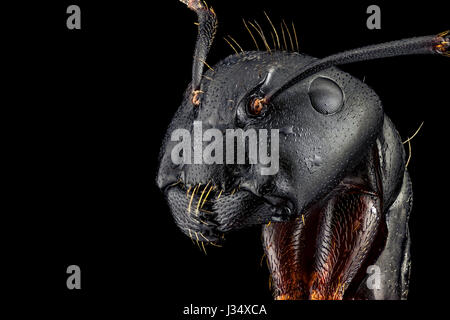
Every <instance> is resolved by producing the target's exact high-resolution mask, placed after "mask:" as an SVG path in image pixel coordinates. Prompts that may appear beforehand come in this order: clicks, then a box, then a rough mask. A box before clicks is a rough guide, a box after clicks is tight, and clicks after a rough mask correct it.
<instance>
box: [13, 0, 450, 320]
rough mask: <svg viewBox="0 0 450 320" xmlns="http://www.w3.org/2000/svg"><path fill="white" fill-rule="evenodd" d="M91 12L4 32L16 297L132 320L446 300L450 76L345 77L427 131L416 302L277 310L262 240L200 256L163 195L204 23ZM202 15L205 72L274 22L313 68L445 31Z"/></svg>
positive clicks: (109, 6)
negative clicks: (130, 314) (247, 308)
mask: <svg viewBox="0 0 450 320" xmlns="http://www.w3.org/2000/svg"><path fill="white" fill-rule="evenodd" d="M93 2H94V1H90V2H88V1H80V0H78V1H76V0H74V1H57V2H56V1H55V3H54V4H51V3H49V2H47V3H45V4H43V3H42V4H41V3H34V4H33V5H25V4H23V5H21V6H19V7H17V8H15V9H14V10H15V11H14V13H16V14H17V16H18V17H17V18H15V19H14V21H13V22H11V23H10V24H9V25H8V28H9V29H8V30H10V31H11V32H8V34H9V36H11V38H12V40H13V42H12V45H11V47H10V48H12V49H13V50H12V55H11V59H10V60H8V62H7V64H10V66H12V67H13V68H14V69H15V70H14V73H12V74H11V77H10V82H9V83H10V84H13V86H12V90H13V91H11V93H13V94H14V96H15V100H14V101H15V102H14V104H13V105H12V109H13V110H14V111H15V115H14V116H12V117H11V122H12V123H14V129H13V130H12V131H10V133H11V134H10V135H8V136H7V137H8V138H9V137H14V138H18V139H19V140H17V143H15V142H13V143H12V144H13V145H15V147H16V148H17V150H18V152H20V153H14V155H15V159H14V162H16V164H18V165H19V169H17V170H14V174H15V179H14V180H15V181H14V184H12V185H11V187H10V190H12V191H13V192H12V194H15V195H16V196H17V195H19V196H18V198H17V200H16V201H14V203H15V206H14V211H11V213H12V216H13V217H14V218H17V225H18V227H19V228H18V229H19V231H18V232H16V233H15V234H14V237H13V238H11V239H13V240H12V241H11V242H12V244H11V245H8V246H7V247H8V248H12V250H11V251H12V253H14V257H13V258H12V259H9V260H8V265H10V266H11V267H12V269H14V270H15V271H18V272H16V273H13V274H12V276H11V277H10V278H11V279H12V280H13V282H14V283H15V285H14V287H15V289H18V290H17V293H18V296H19V297H21V296H23V295H27V296H28V295H29V296H31V297H32V298H33V299H37V300H40V299H41V298H43V299H44V301H46V302H45V303H43V304H41V306H44V307H48V308H49V309H52V308H54V307H55V306H62V307H64V309H63V310H65V311H63V312H67V311H70V312H76V311H80V310H85V308H86V307H94V308H96V309H98V310H101V311H102V312H103V311H105V312H106V311H114V310H116V309H118V308H122V307H125V309H126V310H128V311H136V310H138V311H142V312H144V313H146V314H152V313H154V312H156V311H158V310H160V311H163V312H168V313H169V314H170V315H172V316H177V317H180V318H181V317H182V308H183V307H184V306H185V305H189V304H191V303H193V304H201V305H208V304H213V305H226V304H238V303H246V304H249V303H252V304H253V303H257V304H262V303H265V304H266V306H268V308H269V309H270V311H269V313H270V314H271V316H273V317H274V318H277V317H278V316H279V315H281V314H287V313H288V312H293V313H294V314H302V313H303V312H313V313H319V314H324V315H326V314H328V313H329V314H331V313H334V312H335V311H338V312H339V311H342V312H345V313H347V315H348V314H349V311H350V310H352V314H354V313H355V312H356V314H358V313H359V314H363V313H364V312H369V313H371V314H379V315H382V314H383V313H382V312H384V311H383V310H384V309H382V308H380V307H381V306H384V305H388V306H390V307H391V310H395V311H396V312H399V313H403V312H407V311H411V310H415V309H416V308H422V307H423V306H424V305H423V303H425V304H426V307H427V308H430V310H433V309H431V308H434V305H433V301H436V299H445V298H446V290H445V288H446V286H447V278H448V277H447V274H449V272H450V270H448V267H447V263H446V262H445V259H444V257H445V256H446V254H447V252H448V249H447V246H448V237H447V233H448V231H446V228H447V224H448V214H449V213H448V210H447V207H446V205H445V203H446V198H447V195H446V187H445V186H446V184H445V181H446V179H447V178H448V174H447V170H448V169H447V168H448V165H447V163H448V161H447V159H448V158H447V156H446V155H445V150H446V149H448V148H447V145H448V142H447V141H448V127H449V126H448V124H447V123H446V121H445V120H446V115H447V109H448V107H449V98H448V97H449V95H448V77H447V74H448V72H449V70H450V69H449V60H446V59H445V58H443V57H432V56H413V57H397V58H391V59H386V60H380V61H369V62H361V63H356V64H353V65H348V66H344V67H342V69H343V70H345V71H347V72H349V73H351V74H353V75H354V76H356V77H358V78H360V79H362V78H363V77H365V79H366V80H365V81H366V83H367V84H368V85H370V86H371V87H372V88H373V89H374V90H375V92H377V94H378V95H379V96H380V98H381V100H382V101H383V103H384V108H385V111H386V113H387V114H388V116H390V117H391V118H392V120H393V121H394V123H395V124H396V126H397V128H398V130H399V132H400V135H401V136H402V137H404V138H405V139H406V137H407V136H408V135H411V134H412V133H414V131H415V130H416V129H417V128H418V126H419V125H420V123H421V122H422V121H425V124H424V126H423V129H422V130H421V132H420V134H418V136H417V137H416V138H415V139H414V140H413V141H412V151H413V153H412V159H411V162H410V164H409V168H408V169H409V172H410V174H411V178H412V181H413V187H414V209H413V212H412V215H411V220H410V228H411V234H412V257H413V262H412V263H413V268H412V278H411V287H410V296H409V301H407V302H403V303H400V302H397V303H390V304H387V303H378V304H374V303H372V304H368V303H366V304H362V303H361V302H360V303H352V304H349V303H348V302H347V303H345V302H343V303H342V304H336V303H330V302H328V303H323V304H324V306H321V305H319V304H317V303H315V304H312V303H306V302H294V303H273V302H272V298H271V294H270V291H269V288H268V276H269V274H268V271H267V268H266V266H265V263H263V264H262V265H260V261H261V257H262V254H263V252H262V248H261V244H260V230H259V228H255V229H250V230H245V231H242V232H239V233H235V234H230V235H229V237H228V241H227V243H226V245H225V247H224V248H211V247H210V248H209V249H208V255H207V256H205V254H204V253H203V252H202V251H201V250H199V249H198V248H197V247H196V246H195V245H193V244H192V243H191V241H190V240H189V239H188V238H187V237H185V236H183V235H182V234H181V232H179V231H178V229H177V227H176V226H175V224H174V223H173V221H172V217H171V215H170V213H169V210H168V207H167V205H166V203H165V201H164V199H163V197H162V195H161V194H160V192H159V191H158V189H157V188H156V186H155V177H156V169H157V161H158V152H159V147H160V143H161V141H162V137H163V135H164V133H165V130H166V128H167V126H168V123H169V121H170V119H171V117H172V115H173V113H174V112H175V110H176V109H177V106H178V105H179V103H180V102H181V97H182V93H183V91H184V90H185V87H186V86H187V84H188V83H189V81H190V77H191V60H192V53H193V49H194V45H195V38H196V26H195V25H194V22H195V21H196V16H195V13H193V12H191V11H189V10H188V9H187V8H186V7H185V6H184V5H183V4H181V3H180V2H178V1H176V0H170V1H168V0H165V1H146V2H137V1H135V2H129V1H117V2H111V1H95V4H94V3H93ZM208 3H209V4H210V5H212V6H213V7H214V9H215V11H216V12H217V15H218V19H219V32H218V35H217V38H216V41H215V44H214V45H213V48H212V51H211V54H210V56H209V57H208V62H209V64H211V65H212V64H214V63H215V62H218V61H219V60H220V59H223V58H224V57H225V56H227V55H229V54H232V53H233V51H232V50H231V48H230V47H229V46H228V45H227V44H226V42H225V41H224V40H223V37H224V36H226V35H228V34H229V35H231V36H233V37H234V38H235V39H236V40H237V41H238V42H239V43H240V44H241V45H242V46H243V47H244V49H248V50H253V49H254V45H253V42H252V40H251V38H250V36H249V35H248V33H247V31H246V30H245V28H244V26H243V24H242V18H245V19H247V20H248V19H250V20H253V19H256V20H258V22H260V24H262V25H263V26H264V29H265V30H269V24H268V23H267V21H265V18H264V14H263V11H264V10H265V11H266V12H267V13H268V14H269V15H270V17H271V18H272V21H274V22H275V23H276V24H277V25H279V23H280V21H281V18H284V19H285V20H286V22H287V23H290V22H291V21H294V22H295V26H296V30H297V35H298V37H299V45H300V50H301V51H302V52H305V53H307V54H310V55H313V56H316V57H324V56H326V55H329V54H332V53H336V52H339V51H342V50H346V49H350V48H355V47H358V46H363V45H368V44H374V43H378V42H384V41H389V40H395V39H400V38H405V37H412V36H420V35H428V34H437V33H439V32H441V31H444V30H447V29H449V27H450V24H449V22H450V21H449V16H448V15H449V11H448V10H447V11H446V10H445V8H443V2H439V1H427V2H425V3H422V2H421V3H420V4H419V3H415V2H411V1H401V2H398V1H397V2H395V6H394V5H393V4H392V3H388V2H381V1H376V2H372V1H359V2H357V3H355V4H352V3H349V2H345V3H343V2H337V1H313V2H306V1H281V0H279V1H245V2H244V1H242V0H241V1H234V0H232V1H231V0H230V1H225V0H211V1H209V2H208ZM70 4H77V5H79V6H80V7H81V14H82V15H81V19H82V29H81V30H68V29H67V28H66V18H67V16H68V15H67V14H66V8H67V6H68V5H70ZM370 4H378V5H379V6H380V7H381V14H382V16H381V19H382V22H381V23H382V29H381V30H368V29H367V28H366V19H367V17H368V15H367V14H366V8H367V7H368V5H370ZM4 15H8V12H5V13H4ZM16 35H17V36H16ZM10 141H15V140H10ZM19 154H20V155H19ZM16 245H17V247H16ZM71 264H76V265H79V266H80V267H81V270H82V289H81V290H79V291H76V290H73V291H70V290H68V289H67V288H66V277H67V274H66V268H67V267H68V266H69V265H71ZM17 274H18V275H17ZM418 302H420V303H418ZM63 314H65V313H61V315H63Z"/></svg>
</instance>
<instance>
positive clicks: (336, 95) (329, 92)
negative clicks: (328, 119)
mask: <svg viewBox="0 0 450 320" xmlns="http://www.w3.org/2000/svg"><path fill="white" fill-rule="evenodd" d="M308 94H309V99H310V100H311V104H312V106H313V108H314V109H315V110H316V111H318V112H320V113H322V114H325V115H329V114H334V113H336V112H338V111H339V110H340V109H341V108H342V105H343V102H344V93H343V92H342V89H341V88H340V87H339V86H338V84H337V83H336V82H334V81H333V80H331V79H328V78H323V77H318V78H316V79H314V80H313V82H312V83H311V85H310V87H309V91H308Z"/></svg>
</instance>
